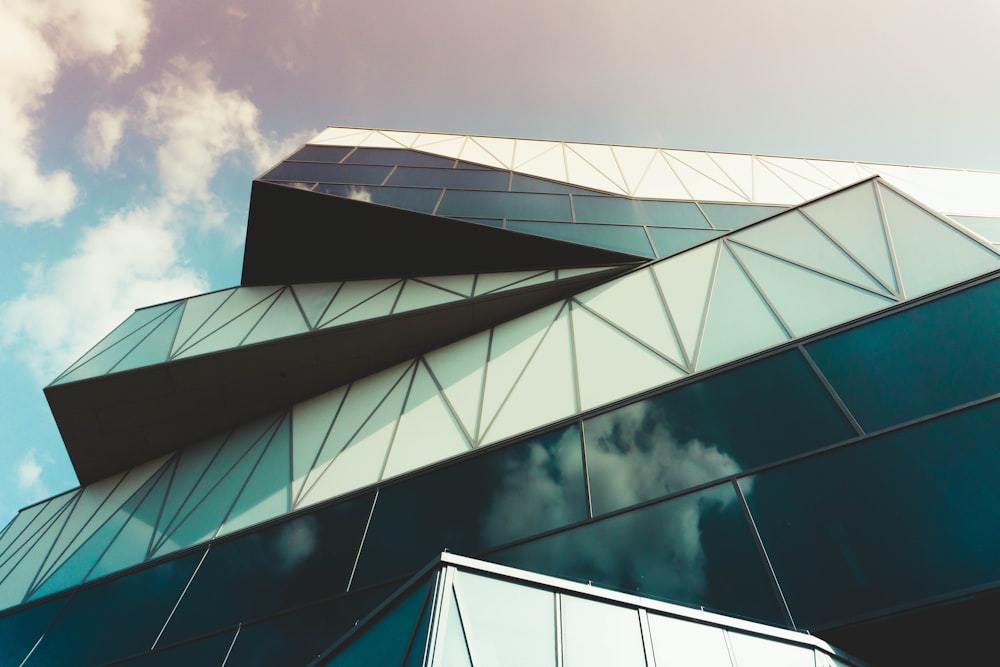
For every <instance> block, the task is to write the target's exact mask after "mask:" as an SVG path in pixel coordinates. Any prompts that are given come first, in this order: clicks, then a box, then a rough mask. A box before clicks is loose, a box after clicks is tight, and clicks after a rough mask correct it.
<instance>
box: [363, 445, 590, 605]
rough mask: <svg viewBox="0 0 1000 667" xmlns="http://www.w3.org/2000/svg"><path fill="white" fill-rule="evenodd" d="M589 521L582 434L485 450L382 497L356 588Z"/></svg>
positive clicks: (394, 487) (384, 490) (383, 491)
mask: <svg viewBox="0 0 1000 667" xmlns="http://www.w3.org/2000/svg"><path fill="white" fill-rule="evenodd" d="M586 516H587V505H586V500H585V498H584V482H583V456H582V451H581V446H580V430H579V428H578V427H576V426H573V427H570V428H567V429H562V430H560V431H555V432H553V433H549V434H547V435H544V436H542V437H540V438H536V439H534V440H529V441H528V442H522V443H519V444H517V445H513V446H511V447H505V448H502V449H497V450H494V451H488V452H484V453H483V454H482V455H480V456H474V457H471V458H468V459H465V460H464V461H460V462H458V463H455V464H453V465H450V466H447V467H443V468H439V469H437V470H433V471H430V472H427V473H425V474H423V475H420V476H418V477H414V478H411V479H409V480H405V481H402V482H399V483H397V484H390V485H387V486H385V487H383V488H382V489H381V490H380V491H379V495H378V502H376V503H375V511H374V512H373V513H372V518H371V523H370V525H369V527H368V532H367V534H366V536H365V543H364V547H363V548H362V550H361V557H360V558H359V559H358V566H357V570H356V572H355V575H354V580H353V583H352V586H354V587H359V586H365V585H367V584H370V583H375V582H380V581H386V580H388V579H392V578H395V577H398V576H402V575H405V574H409V573H412V572H415V571H416V570H418V569H419V568H421V567H423V566H424V565H426V564H427V563H429V562H430V561H431V560H433V559H434V558H435V557H436V556H437V555H438V554H440V553H441V552H442V551H451V552H453V553H460V554H466V555H473V554H476V553H478V552H481V551H483V550H485V549H488V548H491V547H495V546H497V545H500V544H503V543H505V542H510V541H512V540H515V539H518V538H521V537H526V536H528V535H533V534H536V533H540V532H542V531H545V530H550V529H552V528H557V527H559V526H562V525H566V524H568V523H572V522H574V521H580V520H582V519H584V518H585V517H586Z"/></svg>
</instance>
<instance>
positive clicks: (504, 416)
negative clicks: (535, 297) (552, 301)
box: [483, 304, 578, 442]
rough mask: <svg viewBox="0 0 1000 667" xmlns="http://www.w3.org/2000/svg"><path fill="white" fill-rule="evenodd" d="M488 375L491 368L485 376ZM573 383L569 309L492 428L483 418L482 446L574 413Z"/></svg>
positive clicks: (501, 410)
mask: <svg viewBox="0 0 1000 667" xmlns="http://www.w3.org/2000/svg"><path fill="white" fill-rule="evenodd" d="M560 305H561V304H560ZM490 372H492V368H490V369H489V370H487V374H489V373H490ZM575 380H576V378H575V375H574V369H573V345H572V339H571V337H570V330H569V308H568V307H564V308H563V310H562V313H561V314H560V315H559V317H557V318H556V320H555V322H553V323H552V326H551V327H549V330H548V332H547V333H546V334H545V337H544V338H543V339H542V342H541V343H540V344H539V346H538V351H537V352H536V353H535V355H534V356H533V357H532V358H531V360H530V361H529V362H528V366H527V368H525V370H524V373H523V374H522V375H521V377H520V379H518V380H517V383H516V384H515V385H514V387H513V389H512V390H511V392H510V396H508V397H507V400H506V401H505V402H504V403H503V406H502V407H500V409H499V412H498V414H497V416H496V418H495V419H494V420H493V422H492V424H490V423H489V422H487V421H486V417H485V415H484V416H483V422H484V424H489V425H488V426H487V427H486V434H485V436H484V438H483V442H496V441H498V440H501V439H503V438H506V437H508V436H512V435H515V434H517V433H521V432H522V431H524V430H526V429H528V428H532V427H534V426H538V425H540V424H544V423H546V422H550V421H553V420H555V419H559V418H560V417H566V416H569V415H571V414H573V413H575V412H576V411H577V409H578V408H577V402H576V386H575V385H576V382H575ZM487 381H488V377H487Z"/></svg>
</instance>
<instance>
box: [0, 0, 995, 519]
mask: <svg viewBox="0 0 1000 667" xmlns="http://www.w3.org/2000/svg"><path fill="white" fill-rule="evenodd" d="M998 29H1000V4H998V3H997V2H996V1H995V0H956V1H955V2H952V3H950V4H948V5H946V4H945V3H940V2H928V1H926V0H910V1H906V2H904V1H903V0H884V1H882V2H874V3H873V2H870V1H868V0H842V1H841V2H838V3H813V2H808V3H806V2H801V1H797V0H762V1H747V2H739V1H736V0H728V1H723V0H705V1H703V2H697V3H694V2H692V3H665V2H662V1H634V2H628V1H626V2H624V3H618V4H617V5H614V4H612V3H608V2H595V1H593V0H575V1H573V2H568V1H562V0H556V1H550V2H542V3H539V2H528V1H527V0H508V1H507V2H502V3H501V2H496V3H486V2H467V1H466V2H460V1H458V0H426V1H425V2H422V3H411V2H399V1H396V2H389V1H386V0H370V1H369V2H333V1H330V2H323V1H321V0H289V1H288V2H273V0H271V1H265V0H253V1H239V0H234V1H233V2H229V3H202V2H194V1H193V0H162V1H159V2H156V3H152V2H145V1H144V0H101V2H93V1H89V2H88V1H85V0H0V145H2V151H0V253H3V256H2V259H3V261H2V262H0V373H2V377H3V380H2V381H0V405H2V409H3V415H4V423H5V429H4V432H3V434H2V435H0V456H2V457H3V459H4V460H5V461H7V462H8V463H7V465H6V466H3V467H0V525H2V524H3V523H5V522H6V519H7V518H8V517H9V516H11V515H12V514H13V513H14V512H15V511H16V509H17V508H18V507H20V506H23V505H25V504H27V503H29V502H33V501H35V500H38V499H40V498H42V497H45V496H47V495H51V494H52V493H55V492H59V491H63V490H65V489H67V488H70V487H71V486H73V485H75V478H74V476H73V473H72V470H71V468H70V466H69V464H68V461H67V459H66V457H65V455H64V454H63V452H62V447H61V443H60V442H59V439H58V434H57V432H56V429H55V427H54V424H53V423H52V419H51V417H50V416H49V415H48V412H47V407H46V405H45V402H44V398H43V396H42V393H41V387H42V386H43V385H44V384H45V383H47V382H48V381H49V380H50V379H51V378H52V377H54V375H55V374H56V373H57V372H58V371H59V370H61V369H62V368H63V367H65V366H66V365H67V364H68V363H70V362H71V361H72V360H73V359H74V358H75V357H76V356H78V355H79V354H80V353H81V352H82V351H83V350H85V349H86V348H87V347H89V345H90V344H92V343H93V342H95V341H96V340H97V339H99V338H100V337H101V336H102V335H103V334H104V333H106V332H107V331H108V330H109V329H110V328H112V327H113V326H114V325H115V324H117V322H119V321H120V320H121V319H123V318H124V317H125V316H127V315H128V313H130V312H131V310H132V309H134V308H136V307H138V306H142V305H145V304H149V303H154V302H158V301H163V300H166V299H171V298H177V297H181V296H187V295H189V294H191V293H194V292H199V291H204V290H206V289H216V288H221V287H225V286H228V285H232V284H235V283H236V282H238V280H239V263H240V253H241V249H242V245H241V244H242V234H243V227H242V226H243V224H244V223H245V218H246V208H247V201H248V194H249V182H250V179H251V178H252V177H253V176H254V175H255V174H256V173H258V172H259V171H261V170H263V169H264V168H266V166H268V165H269V164H271V163H273V162H274V161H275V160H277V159H280V158H281V157H282V156H283V155H284V154H286V153H287V152H288V151H289V150H290V149H291V148H293V147H294V146H295V145H297V144H298V143H301V142H302V141H304V140H305V139H306V138H308V136H309V135H310V134H311V133H312V132H314V131H316V130H318V129H319V128H321V127H322V126H324V125H326V124H345V125H361V126H379V127H392V128H398V129H417V130H442V131H448V132H461V133H464V132H469V133H480V134H498V135H513V136H530V137H541V138H552V139H576V140H589V141H598V142H609V143H631V144H643V145H660V146H669V147H679V148H685V147H686V148H701V149H716V150H729V151H737V152H757V153H767V154H788V155H808V156H814V157H830V158H848V159H857V160H867V161H886V162H902V163H911V164H934V165H942V166H957V167H971V168H980V169H991V170H1000V128H998V126H997V122H996V114H997V109H1000V85H998V84H1000V75H998V74H997V72H1000V40H997V39H996V35H997V34H998Z"/></svg>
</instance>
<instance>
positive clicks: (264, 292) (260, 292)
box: [174, 287, 281, 359]
mask: <svg viewBox="0 0 1000 667" xmlns="http://www.w3.org/2000/svg"><path fill="white" fill-rule="evenodd" d="M280 291H281V289H280V288H277V289H276V288H274V287H241V288H239V289H237V290H236V291H235V292H234V293H233V294H232V295H231V296H230V297H229V298H228V299H226V302H225V303H223V304H222V305H221V306H220V307H219V309H218V310H217V311H215V313H213V314H212V316H211V317H209V318H208V321H207V322H205V324H204V325H203V326H202V327H201V329H199V330H198V331H197V333H195V334H194V335H193V336H191V342H189V343H186V344H185V345H184V347H183V348H182V349H181V351H180V352H178V353H177V354H176V355H174V356H175V358H177V359H181V358H185V357H190V356H193V355H197V354H206V353H208V352H215V351H216V350H222V349H226V348H233V347H238V346H239V345H241V344H242V342H243V339H244V338H245V337H246V335H247V334H248V333H249V332H250V330H251V329H252V328H253V327H254V325H255V324H257V322H258V321H259V320H260V318H261V317H263V316H264V313H265V312H267V309H268V307H270V305H271V303H273V302H274V300H275V299H276V298H277V295H278V293H279V292H280Z"/></svg>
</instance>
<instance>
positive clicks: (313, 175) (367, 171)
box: [261, 162, 392, 185]
mask: <svg viewBox="0 0 1000 667" xmlns="http://www.w3.org/2000/svg"><path fill="white" fill-rule="evenodd" d="M390 171H392V167H373V166H369V165H359V164H324V163H321V162H282V163H281V164H279V165H278V166H277V167H275V168H274V169H272V170H271V171H269V172H268V173H267V174H265V175H264V176H261V179H262V180H265V181H298V182H302V181H304V182H313V181H319V182H325V183H355V184H364V185H378V184H380V183H381V182H382V181H384V180H385V177H386V176H388V175H389V172H390Z"/></svg>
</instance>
